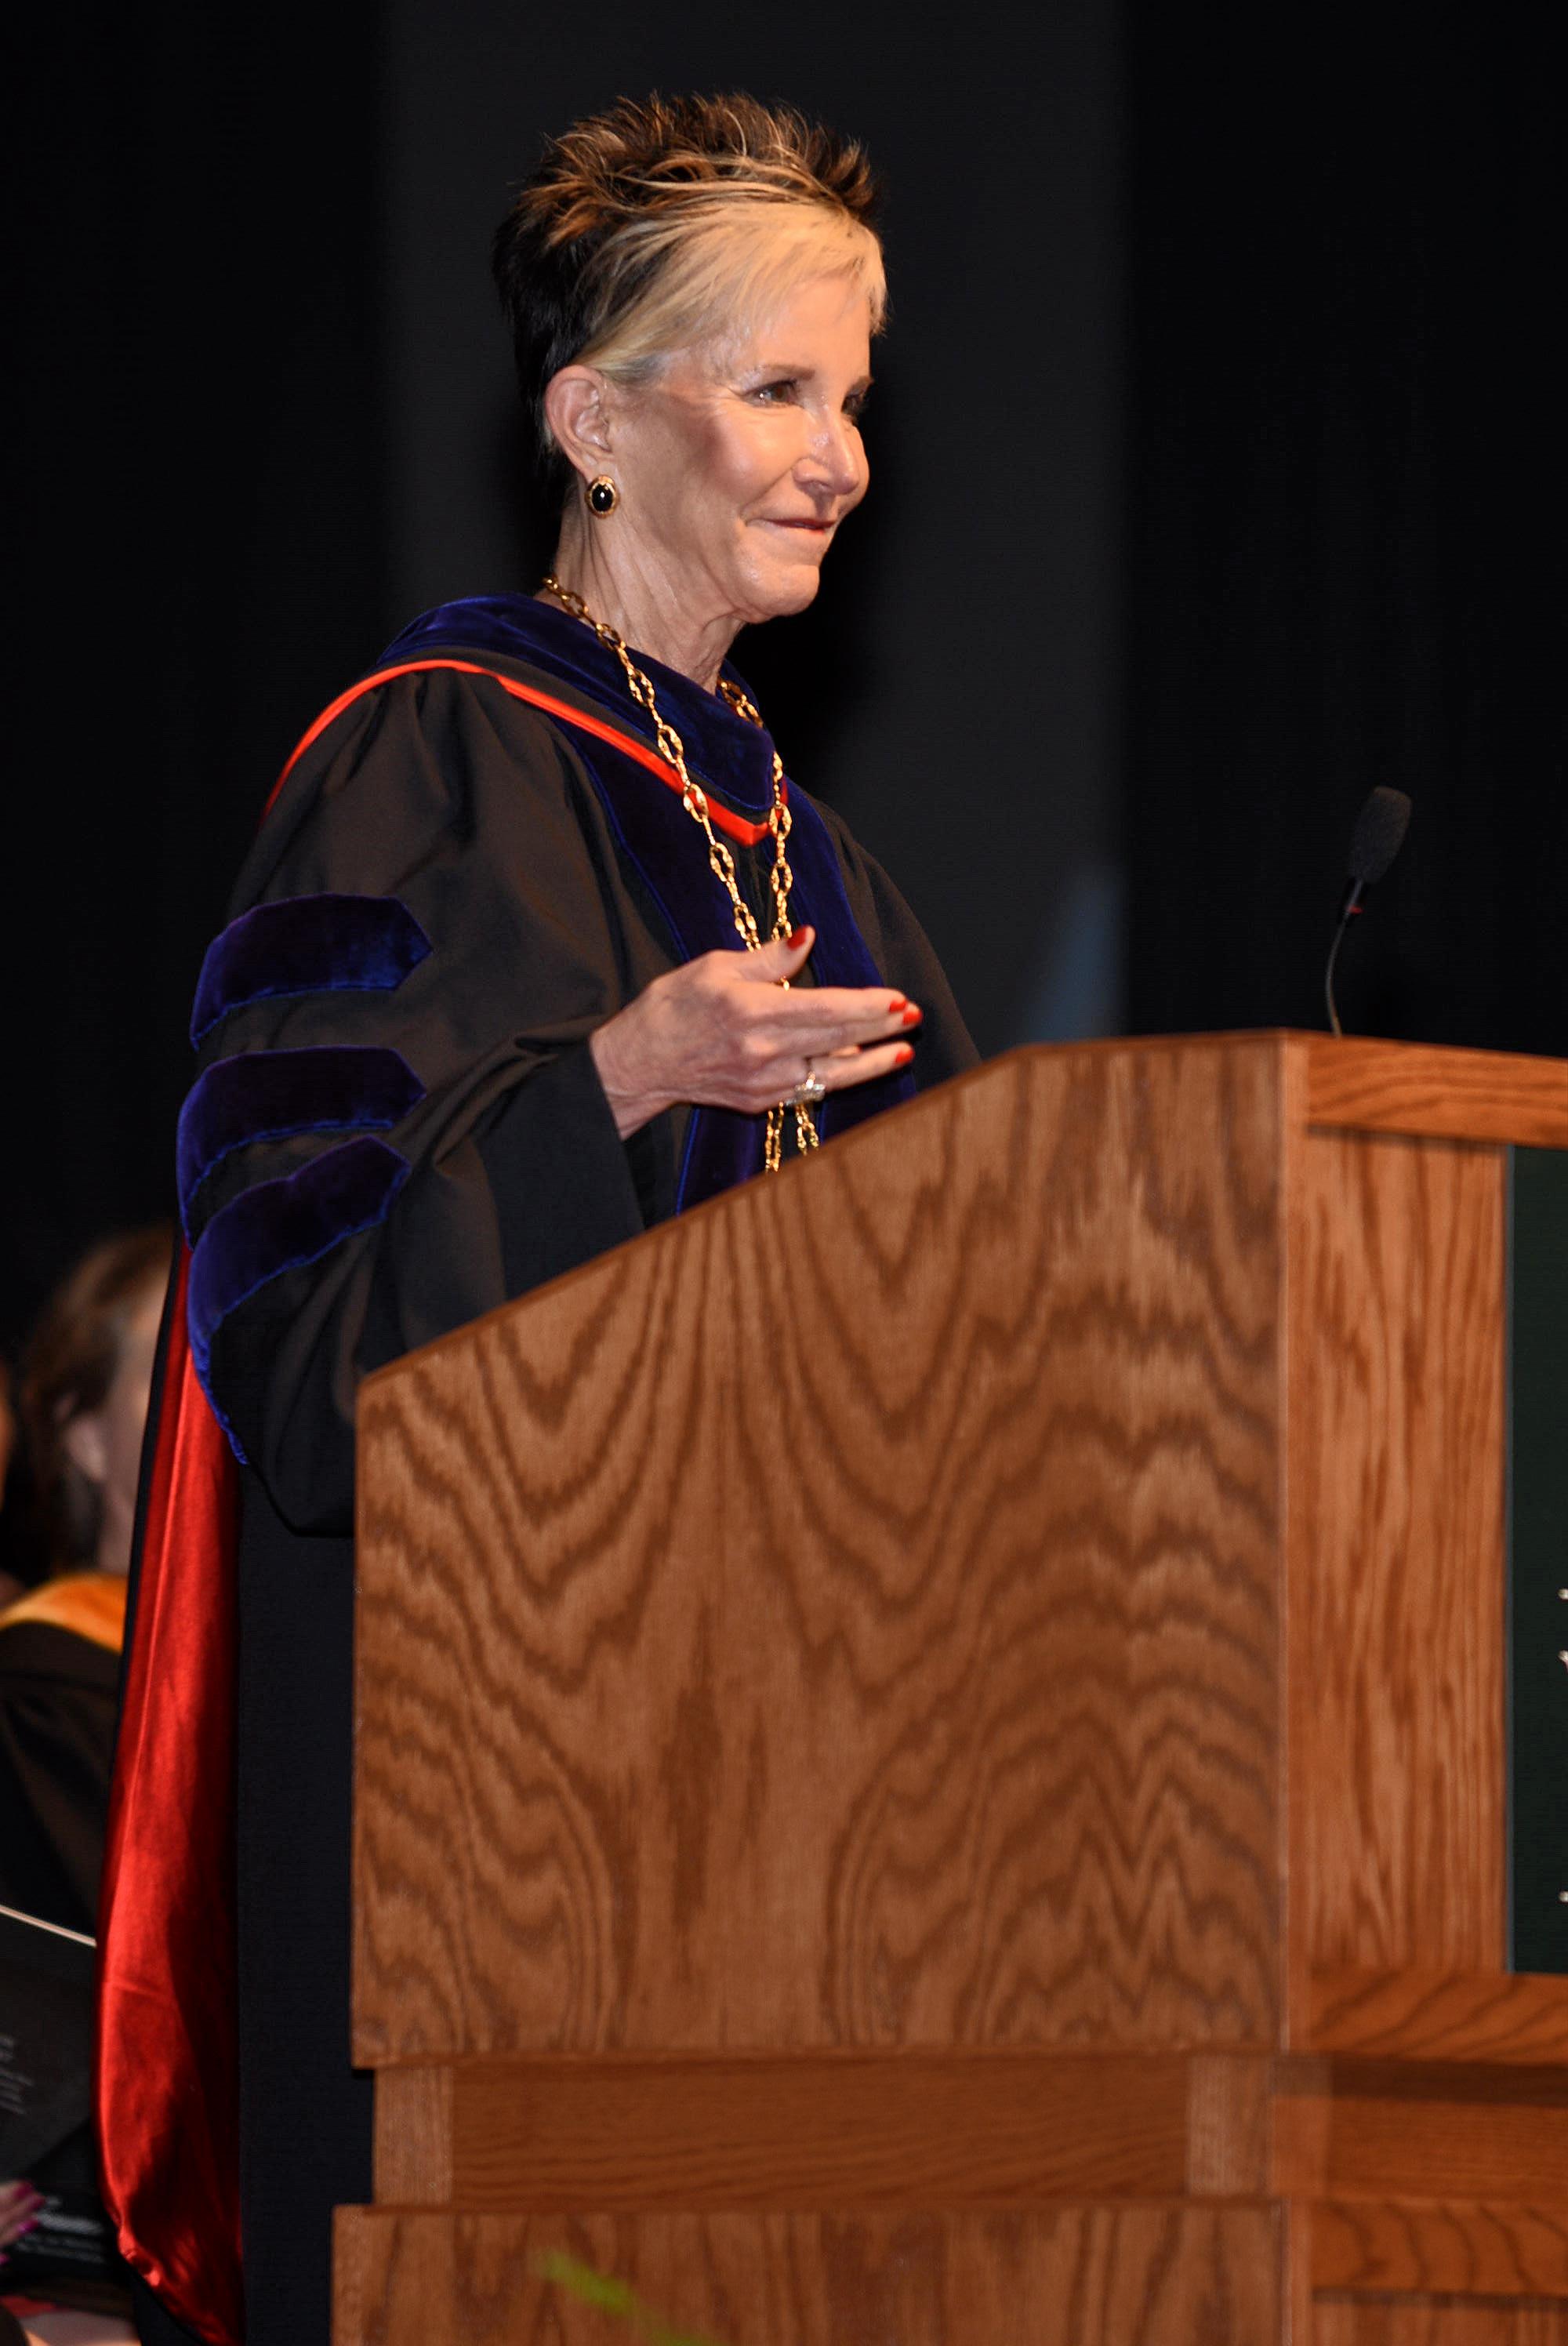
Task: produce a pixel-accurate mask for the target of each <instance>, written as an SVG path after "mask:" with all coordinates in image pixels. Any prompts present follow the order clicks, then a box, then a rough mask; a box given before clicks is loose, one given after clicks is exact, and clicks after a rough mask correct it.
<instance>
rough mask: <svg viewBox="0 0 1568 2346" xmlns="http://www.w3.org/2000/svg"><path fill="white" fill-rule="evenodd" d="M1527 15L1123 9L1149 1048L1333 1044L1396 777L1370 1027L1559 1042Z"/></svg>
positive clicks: (1136, 961)
mask: <svg viewBox="0 0 1568 2346" xmlns="http://www.w3.org/2000/svg"><path fill="white" fill-rule="evenodd" d="M1524 21H1525V12H1522V11H1521V12H1517V13H1513V12H1510V11H1508V10H1506V9H1503V10H1501V11H1488V12H1483V13H1482V14H1481V15H1477V14H1475V13H1474V12H1468V13H1466V12H1461V13H1460V14H1458V15H1455V14H1452V13H1451V12H1446V11H1443V10H1431V9H1428V10H1422V11H1420V12H1419V13H1418V12H1417V11H1415V10H1413V9H1412V10H1410V11H1408V12H1406V11H1403V10H1400V9H1390V8H1386V7H1385V8H1383V9H1379V8H1375V7H1374V8H1372V9H1369V10H1366V11H1363V12H1360V13H1359V15H1357V17H1356V18H1355V20H1354V23H1353V25H1352V23H1351V21H1350V19H1349V14H1348V12H1347V14H1346V15H1344V16H1342V17H1340V16H1337V15H1335V13H1334V12H1332V11H1329V12H1325V11H1323V10H1322V9H1321V8H1312V9H1308V8H1306V7H1302V6H1293V5H1285V6H1284V7H1275V8H1269V9H1267V10H1262V9H1257V8H1253V7H1247V6H1241V5H1225V4H1224V0H1222V5H1212V6H1209V7H1206V8H1204V9H1201V10H1197V11H1192V10H1172V9H1169V8H1162V7H1160V6H1158V5H1155V0H1146V5H1145V0H1136V5H1135V6H1134V9H1133V14H1132V18H1131V30H1132V38H1131V41H1130V44H1129V83H1130V100H1129V105H1130V117H1131V121H1132V125H1133V129H1132V133H1131V137H1130V139H1129V148H1128V152H1129V168H1130V179H1129V185H1130V194H1131V219H1132V223H1133V225H1132V231H1131V236H1130V240H1129V245H1130V254H1131V261H1130V279H1129V314H1130V318H1131V321H1132V323H1131V343H1130V398H1131V422H1130V426H1129V434H1128V448H1129V465H1130V484H1129V503H1128V510H1129V531H1128V550H1127V579H1128V595H1127V612H1128V625H1127V637H1126V668H1125V678H1126V688H1125V712H1126V715H1125V728H1126V730H1125V741H1126V831H1125V852H1126V858H1127V866H1128V882H1129V888H1128V922H1127V994H1126V1009H1127V1018H1128V1023H1129V1025H1130V1026H1131V1027H1132V1028H1133V1029H1134V1030H1140V1029H1142V1030H1166V1029H1169V1030H1177V1031H1179V1030H1191V1029H1203V1028H1214V1027H1231V1026H1251V1025H1321V1024H1322V1023H1323V1020H1324V1010H1323V997H1322V988H1321V975H1322V965H1323V960H1324V954H1325V948H1326V946H1327V943H1328V932H1329V923H1330V919H1331V915H1332V913H1333V910H1334V905H1335V901H1336V899H1337V895H1338V891H1339V883H1340V882H1341V880H1342V877H1343V874H1344V870H1345V856H1346V850H1347V845H1348V842H1349V836H1350V831H1351V828H1352V825H1353V822H1354V820H1355V815H1356V812H1357V810H1358V808H1359V805H1360V802H1361V800H1362V798H1363V797H1364V795H1365V793H1366V792H1367V791H1368V790H1370V789H1371V788H1372V787H1373V785H1374V784H1377V783H1390V784H1393V785H1394V786H1396V787H1397V788H1400V789H1402V790H1408V791H1409V792H1410V795H1411V798H1412V800H1413V801H1414V815H1413V819H1412V822H1411V828H1410V834H1409V838H1408V841H1407V843H1406V846H1405V848H1404V851H1403V852H1402V854H1401V856H1400V861H1399V862H1398V863H1397V864H1396V865H1395V867H1394V870H1393V872H1392V873H1391V874H1390V878H1389V879H1388V881H1387V882H1385V883H1384V885H1383V886H1382V888H1381V889H1380V891H1379V892H1378V894H1377V896H1376V897H1375V898H1374V899H1373V900H1372V903H1371V907H1370V909H1369V913H1368V916H1367V918H1366V920H1365V922H1364V923H1362V924H1361V926H1360V927H1359V929H1357V930H1356V931H1353V932H1352V934H1351V936H1350V937H1349V941H1348V943H1347V946H1346V949H1345V953H1344V954H1343V956H1342V963H1341V969H1340V976H1339V994H1340V1007H1341V1014H1342V1015H1343V1016H1344V1018H1345V1020H1346V1024H1347V1025H1348V1026H1350V1025H1354V1026H1355V1027H1358V1028H1359V1029H1361V1030H1362V1031H1369V1032H1373V1033H1376V1034H1380V1035H1393V1036H1399V1037H1406V1038H1420V1039H1423V1040H1430V1041H1434V1042H1444V1043H1461V1044H1471V1045H1485V1046H1489V1047H1492V1048H1502V1049H1511V1050H1525V1051H1543V1052H1555V1053H1568V923H1565V920H1564V903H1563V889H1564V882H1565V880H1568V802H1565V801H1564V797H1563V791H1562V788H1561V765H1560V760H1561V749H1560V731H1559V729H1560V721H1561V719H1560V709H1561V702H1560V698H1559V697H1558V696H1557V695H1556V692H1555V688H1556V686H1557V684H1558V682H1559V680H1560V678H1561V674H1562V668H1561V655H1560V651H1559V649H1558V641H1559V639H1558V635H1557V629H1558V626H1559V603H1558V597H1557V595H1556V594H1555V592H1554V591H1553V572H1554V569H1555V566H1556V554H1555V549H1556V547H1557V546H1559V545H1560V543H1561V531H1562V525H1563V510H1562V500H1561V496H1560V481H1561V474H1560V468H1559V463H1558V456H1557V449H1558V445H1559V443H1560V441H1561V438H1562V423H1561V418H1560V415H1559V413H1557V410H1558V408H1559V407H1560V403H1561V402H1560V394H1559V392H1558V387H1557V383H1556V381H1555V380H1554V373H1555V370H1554V366H1553V365H1552V364H1549V362H1548V356H1547V343H1546V342H1545V340H1544V334H1545V331H1546V329H1547V321H1548V317H1549V313H1550V311H1552V310H1553V309H1554V308H1555V306H1556V295H1555V291H1554V290H1553V289H1554V288H1555V286H1556V285H1557V284H1558V283H1559V282H1560V281H1561V266H1560V262H1559V261H1558V260H1557V258H1556V245H1557V239H1556V235H1555V231H1554V223H1555V221H1556V219H1558V217H1559V215H1560V210H1561V200H1562V189H1561V180H1560V173H1559V170H1558V168H1557V165H1556V160H1555V157H1556V152H1557V150H1558V149H1559V148H1560V143H1561V141H1560V134H1559V131H1558V128H1557V125H1556V122H1555V120H1554V119H1553V114H1554V111H1555V109H1554V107H1552V106H1550V105H1549V92H1550V87H1551V85H1550V77H1549V76H1548V75H1547V73H1546V71H1545V66H1544V59H1543V56H1541V55H1540V54H1539V53H1538V52H1537V51H1536V50H1535V48H1534V46H1533V45H1532V42H1531V41H1530V40H1529V39H1527V38H1526V37H1525V36H1524V35H1523V33H1522V25H1523V23H1524ZM1535 21H1536V22H1537V23H1538V24H1539V23H1540V22H1542V20H1540V19H1536V20H1535ZM1554 699H1556V700H1557V706H1556V707H1555V708H1553V700H1554Z"/></svg>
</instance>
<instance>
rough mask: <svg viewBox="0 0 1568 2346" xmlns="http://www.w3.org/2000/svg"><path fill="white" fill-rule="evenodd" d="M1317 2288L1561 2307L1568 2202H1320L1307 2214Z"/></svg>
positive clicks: (1565, 2294) (1565, 2291) (1566, 2278)
mask: <svg viewBox="0 0 1568 2346" xmlns="http://www.w3.org/2000/svg"><path fill="white" fill-rule="evenodd" d="M1312 2280H1313V2284H1314V2286H1315V2287H1316V2288H1318V2289H1320V2290H1331V2289H1340V2290H1368V2291H1369V2290H1379V2291H1388V2292H1391V2291H1395V2290H1398V2291H1401V2292H1404V2293H1407V2294H1410V2295H1415V2294H1419V2293H1423V2292H1424V2293H1426V2294H1429V2295H1431V2294H1438V2295H1450V2296H1468V2297H1476V2296H1481V2297H1560V2298H1563V2300H1565V2301H1568V2194H1565V2196H1564V2198H1563V2201H1562V2202H1561V2203H1560V2204H1559V2205H1558V2206H1556V2207H1552V2208H1543V2207H1530V2206H1527V2205H1519V2204H1517V2203H1514V2202H1512V2201H1504V2202H1490V2203H1489V2202H1485V2201H1480V2202H1478V2201H1457V2202H1444V2203H1441V2204H1439V2205H1436V2206H1431V2205H1420V2204H1415V2203H1407V2204H1404V2205H1400V2204H1399V2203H1397V2202H1394V2201H1391V2200H1375V2199H1372V2200H1365V2199H1363V2200H1327V2201H1324V2202H1323V2203H1321V2204H1320V2205H1319V2206H1318V2207H1316V2208H1313V2210H1312Z"/></svg>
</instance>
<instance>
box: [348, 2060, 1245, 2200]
mask: <svg viewBox="0 0 1568 2346" xmlns="http://www.w3.org/2000/svg"><path fill="white" fill-rule="evenodd" d="M1252 2066H1253V2068H1254V2070H1255V2072H1256V2073H1257V2078H1258V2079H1259V2080H1261V2079H1262V2078H1263V2077H1265V2076H1266V2074H1267V2067H1268V2065H1267V2063H1266V2062H1263V2061H1258V2062H1257V2063H1255V2064H1253V2065H1252ZM1190 2067H1191V2065H1190V2064H1189V2063H1187V2062H1186V2061H1185V2060H1183V2059H1182V2058H1181V2057H1180V2056H1179V2055H1146V2056H1145V2055H1130V2054H1109V2055H1096V2054H1063V2055H1053V2054H1041V2053H1034V2052H1029V2051H1022V2052H1018V2053H1008V2054H996V2053H993V2054H982V2055H963V2056H956V2057H955V2056H953V2055H928V2054H919V2053H905V2054H897V2055H834V2056H830V2057H828V2058H823V2057H820V2056H818V2057H815V2058H813V2057H810V2056H807V2055H796V2056H795V2057H793V2058H791V2059H789V2060H769V2059H764V2058H750V2059H740V2060H737V2059H730V2060H722V2059H712V2058H708V2059H704V2060H701V2061H676V2060H668V2059H667V2060H663V2061H639V2060H635V2059H628V2058H626V2057H624V2056H614V2055H601V2056H599V2057H597V2058H596V2059H588V2060H585V2059H574V2058H571V2057H567V2058H565V2059H555V2060H553V2061H533V2062H524V2061H507V2062H472V2063H464V2064H463V2065H462V2066H459V2067H458V2068H457V2069H456V2070H455V2071H453V2150H452V2161H453V2188H452V2197H453V2199H454V2200H455V2202H456V2204H457V2205H458V2206H460V2207H463V2208H468V2209H471V2210H475V2211H482V2210H486V2209H495V2210H508V2209H510V2210H514V2211H515V2210H519V2209H526V2210H528V2211H530V2212H536V2211H540V2210H545V2209H570V2208H584V2207H595V2208H617V2207H629V2208H655V2207H664V2208H672V2207H673V2208H693V2207H700V2208H735V2207H762V2208H769V2207H771V2208H859V2207H877V2206H881V2207H888V2206H897V2207H902V2208H911V2207H962V2206H975V2205H981V2206H990V2207H1001V2206H1006V2205H1008V2204H1010V2203H1014V2202H1019V2201H1036V2200H1040V2199H1044V2198H1063V2197H1066V2198H1079V2199H1084V2198H1110V2197H1116V2198H1126V2197H1131V2198H1157V2197H1161V2196H1172V2197H1174V2196H1176V2194H1178V2193H1180V2192H1181V2191H1182V2190H1183V2189H1184V2188H1212V2189H1217V2190H1226V2189H1228V2190H1231V2191H1235V2190H1236V2189H1237V2185H1235V2184H1234V2183H1232V2182H1231V2181H1230V2180H1229V2168H1227V2173H1226V2177H1225V2178H1224V2179H1223V2180H1221V2181H1219V2182H1217V2183H1215V2184H1212V2185H1211V2186H1208V2187H1199V2186H1194V2185H1192V2184H1190V2183H1189V2181H1188V2169H1189V2164H1190V2153H1189V2141H1190V2140H1191V2138H1192V2137H1193V2133H1194V2127H1193V2110H1192V2104H1193V2100H1194V2096H1193V2092H1192V2086H1191V2081H1190V2076H1189V2072H1190ZM383 2074H390V2073H383ZM1202 2098H1203V2097H1201V2096H1200V2099H1202ZM1240 2098H1241V2096H1240V2089H1239V2087H1238V2086H1237V2085H1236V2084H1235V2083H1231V2084H1230V2086H1229V2092H1228V2096H1218V2095H1216V2094H1214V2093H1213V2091H1212V2089H1211V2090H1210V2092H1209V2094H1208V2096H1207V2100H1205V2101H1204V2106H1203V2107H1202V2111H1201V2117H1200V2119H1199V2137H1198V2138H1199V2140H1200V2142H1201V2146H1202V2152H1203V2155H1204V2156H1206V2157H1207V2159H1208V2161H1209V2163H1210V2166H1211V2168H1213V2169H1214V2170H1216V2171H1217V2170H1218V2169H1219V2168H1220V2167H1221V2166H1222V2165H1224V2164H1225V2163H1226V2160H1227V2153H1228V2154H1229V2164H1230V2167H1233V2168H1237V2171H1240V2169H1239V2162H1238V2160H1237V2153H1236V2150H1235V2148H1234V2147H1233V2145H1234V2143H1235V2141H1236V2140H1237V2137H1242V2136H1243V2133H1244V2122H1246V2121H1249V2122H1250V2125H1251V2127H1252V2130H1253V2131H1254V2132H1256V2129H1257V2113H1256V2111H1255V2110H1254V2109H1253V2107H1252V2106H1251V2098H1250V2097H1249V2098H1248V2101H1247V2107H1246V2109H1245V2111H1244V2112H1243V2113H1242V2114H1241V2117H1238V2116H1237V2108H1236V2106H1237V2103H1238V2102H1239V2100H1240ZM1209 2103H1213V2104H1215V2105H1216V2106H1214V2107H1212V2108H1211V2107H1209V2106H1207V2105H1208V2104H1209ZM1267 2184H1268V2173H1267V2160H1266V2159H1256V2160H1255V2161H1254V2163H1253V2165H1252V2166H1251V2167H1249V2168H1247V2169H1246V2179H1245V2183H1244V2185H1243V2186H1242V2187H1241V2188H1246V2189H1249V2190H1250V2191H1251V2192H1252V2193H1253V2194H1254V2195H1259V2194H1261V2193H1262V2192H1263V2191H1264V2190H1265V2189H1266V2188H1267ZM377 2196H378V2198H382V2197H383V2196H384V2195H382V2193H381V2192H380V2189H379V2186H378V2193H377Z"/></svg>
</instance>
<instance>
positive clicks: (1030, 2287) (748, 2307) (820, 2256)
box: [333, 2205, 1278, 2346]
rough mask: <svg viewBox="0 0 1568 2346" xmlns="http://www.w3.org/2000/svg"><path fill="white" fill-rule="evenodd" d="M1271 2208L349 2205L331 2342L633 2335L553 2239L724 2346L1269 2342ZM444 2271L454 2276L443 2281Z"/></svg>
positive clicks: (494, 2345) (1273, 2273)
mask: <svg viewBox="0 0 1568 2346" xmlns="http://www.w3.org/2000/svg"><path fill="white" fill-rule="evenodd" d="M1277 2222H1278V2219H1277V2217H1276V2214H1275V2211H1274V2210H1272V2209H1269V2208H1247V2207H1231V2208H1223V2209H1194V2208H1179V2207H1174V2206H1165V2207H1159V2206H1147V2205H1145V2206H1141V2207H1129V2208H1116V2209H1107V2208H1058V2209H1050V2210H1046V2211H1044V2212H1042V2213H1039V2214H1033V2215H1029V2216H1023V2215H1010V2214H997V2215H967V2216H966V2215H948V2216H939V2215H918V2214H917V2215H909V2216H903V2217H875V2216H851V2217H831V2216H809V2215H789V2216H771V2217H761V2216H754V2217H748V2216H738V2215H730V2216H695V2215H692V2216H676V2215H670V2216H663V2217H658V2216H649V2217H642V2218H636V2219H633V2218H629V2217H624V2218H618V2219H617V2218H614V2217H581V2218H578V2219H534V2220H529V2219H522V2218H507V2217H500V2216H480V2217H470V2216H433V2215H413V2214H404V2213H400V2212H395V2211H383V2210H380V2209H370V2208H342V2209H340V2210H339V2214H338V2229H337V2245H338V2259H337V2270H338V2274H339V2288H338V2297H337V2310H336V2321H335V2324H334V2329H333V2341H334V2346H546V2341H548V2346H624V2341H626V2338H627V2337H628V2335H630V2334H633V2333H632V2331H630V2329H629V2327H628V2323H627V2321H626V2319H625V2317H624V2316H622V2317H617V2316H614V2315H610V2314H606V2313H601V2312H599V2311H596V2310H594V2309H593V2308H591V2307H589V2306H586V2305H584V2304H583V2303H581V2302H580V2301H578V2300H575V2299H574V2298H572V2297H571V2296H570V2295H568V2294H567V2293H566V2292H565V2291H563V2290H561V2289H560V2288H559V2287H558V2286H556V2285H555V2284H554V2283H552V2282H551V2281H549V2280H545V2279H544V2278H542V2277H541V2274H540V2271H539V2261H540V2259H541V2258H542V2257H543V2256H545V2255H546V2254H548V2253H549V2252H551V2251H555V2252H557V2253H560V2254H564V2255H566V2256H569V2257H571V2258H572V2259H575V2260H576V2261H578V2262H580V2263H583V2264H587V2265H591V2266H593V2267H594V2268H595V2269H596V2270H599V2271H601V2272H606V2273H609V2274H612V2275H614V2276H616V2278H618V2279H620V2280H625V2281H626V2282H628V2283H630V2284H631V2285H632V2286H633V2287H634V2288H635V2289H636V2291H637V2294H638V2297H639V2299H640V2300H641V2302H642V2304H643V2305H644V2306H646V2307H647V2309H648V2310H649V2312H650V2313H651V2314H653V2315H655V2316H657V2317H658V2318H660V2319H662V2320H663V2321H665V2322H666V2323H667V2324H668V2325H669V2326H670V2327H672V2328H680V2329H682V2330H684V2331H695V2332H698V2333H700V2334H701V2335H702V2336H703V2337H704V2338H705V2339H708V2340H712V2341H717V2346H850V2341H854V2346H880V2341H889V2346H894V2341H896V2346H1134V2341H1136V2346H1259V2341H1263V2340H1265V2339H1268V2338H1271V2337H1273V2336H1274V2335H1275V2334H1276V2332H1277V2330H1278V2239H1277ZM449 2277H450V2287H448V2279H449Z"/></svg>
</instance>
